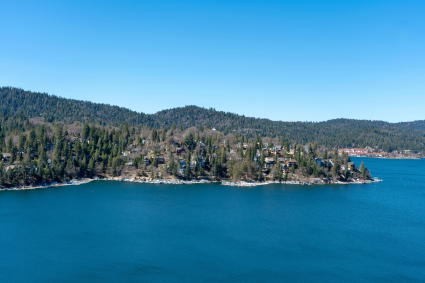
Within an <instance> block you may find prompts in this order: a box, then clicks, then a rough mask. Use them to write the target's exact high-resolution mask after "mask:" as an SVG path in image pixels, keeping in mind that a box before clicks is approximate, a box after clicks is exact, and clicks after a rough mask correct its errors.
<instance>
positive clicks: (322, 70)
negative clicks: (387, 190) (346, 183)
mask: <svg viewBox="0 0 425 283" xmlns="http://www.w3.org/2000/svg"><path fill="white" fill-rule="evenodd" d="M424 15H425V1H424V0H420V1H414V0H413V1H408V0H404V1H391V0H384V1H374V0H370V1H362V0H357V1H337V0H335V1H326V0H324V1H283V0H281V1H266V0H262V1H249V0H245V1H229V0H226V1H156V0H155V1H105V0H103V1H76V0H73V1H40V0H39V1H19V0H14V1H0V36H1V41H0V85H1V86H14V87H20V88H23V89H25V90H32V91H40V92H47V93H49V94H55V95H58V96H62V97H66V98H75V99H82V100H90V101H93V102H102V103H109V104H113V105H119V106H123V107H127V108H130V109H132V110H136V111H139V112H145V113H154V112H156V111H159V110H162V109H168V108H173V107H178V106H185V105H198V106H203V107H206V108H209V107H213V108H216V109H217V110H223V111H230V112H234V113H238V114H244V115H245V116H253V117H262V118H269V119H272V120H283V121H323V120H328V119H333V118H356V119H371V120H385V121H391V122H398V121H411V120H423V119H425V16H424Z"/></svg>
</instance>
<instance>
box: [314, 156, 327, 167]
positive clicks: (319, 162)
mask: <svg viewBox="0 0 425 283" xmlns="http://www.w3.org/2000/svg"><path fill="white" fill-rule="evenodd" d="M316 164H317V165H319V167H320V168H321V167H323V166H325V161H323V159H322V158H321V157H319V158H316Z"/></svg>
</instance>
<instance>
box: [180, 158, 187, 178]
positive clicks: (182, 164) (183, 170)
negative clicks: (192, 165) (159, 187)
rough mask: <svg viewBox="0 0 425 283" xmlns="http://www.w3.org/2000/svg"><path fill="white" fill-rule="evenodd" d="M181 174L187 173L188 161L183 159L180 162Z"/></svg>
mask: <svg viewBox="0 0 425 283" xmlns="http://www.w3.org/2000/svg"><path fill="white" fill-rule="evenodd" d="M179 172H180V175H182V176H184V174H186V161H184V160H183V161H181V162H180V170H179Z"/></svg>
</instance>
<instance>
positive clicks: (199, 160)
mask: <svg viewBox="0 0 425 283" xmlns="http://www.w3.org/2000/svg"><path fill="white" fill-rule="evenodd" d="M198 162H199V165H200V166H201V167H202V168H205V157H203V156H202V155H199V156H198Z"/></svg>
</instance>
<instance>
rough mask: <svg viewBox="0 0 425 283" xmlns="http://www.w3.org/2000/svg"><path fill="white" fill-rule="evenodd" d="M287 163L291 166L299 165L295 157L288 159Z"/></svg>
mask: <svg viewBox="0 0 425 283" xmlns="http://www.w3.org/2000/svg"><path fill="white" fill-rule="evenodd" d="M286 165H287V166H288V167H289V168H291V167H292V166H294V168H297V167H298V164H297V161H296V160H295V159H289V160H288V161H286Z"/></svg>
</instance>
